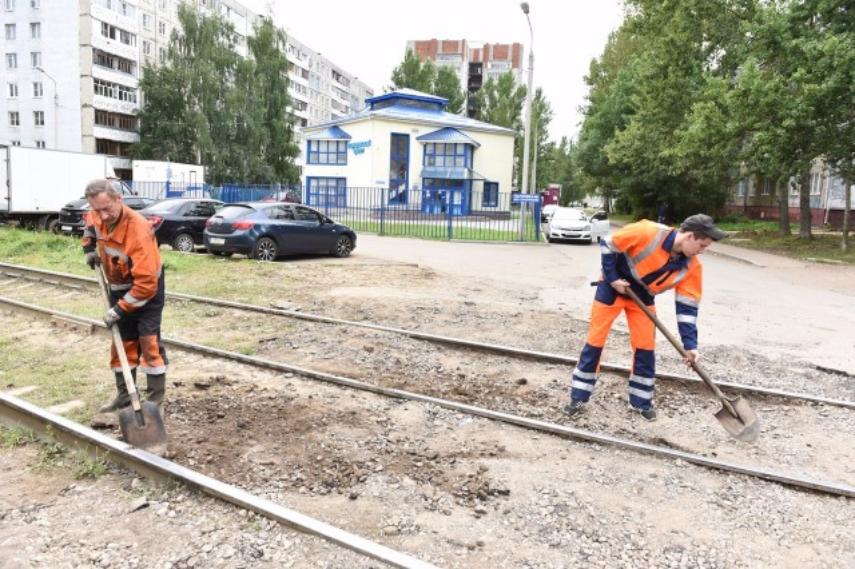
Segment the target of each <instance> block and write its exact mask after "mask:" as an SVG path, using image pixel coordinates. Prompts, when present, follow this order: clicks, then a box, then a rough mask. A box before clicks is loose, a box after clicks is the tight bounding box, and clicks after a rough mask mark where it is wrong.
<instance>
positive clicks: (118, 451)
mask: <svg viewBox="0 0 855 569" xmlns="http://www.w3.org/2000/svg"><path fill="white" fill-rule="evenodd" d="M0 424H6V425H9V426H20V427H25V428H27V429H30V430H32V431H34V432H36V433H38V434H39V435H40V436H42V437H47V438H52V439H55V440H58V441H60V442H62V443H63V444H65V445H68V446H71V447H74V448H84V449H86V451H87V452H89V453H90V454H91V455H94V456H98V457H100V458H102V459H107V460H110V461H112V462H115V463H117V464H121V465H123V466H125V467H127V468H129V469H131V470H133V471H135V472H137V473H139V474H140V475H142V476H145V477H147V478H152V479H155V480H167V481H173V482H179V483H181V484H183V485H186V486H188V487H192V488H195V489H197V490H199V491H201V492H203V493H205V494H207V495H209V496H212V497H214V498H217V499H219V500H222V501H224V502H228V503H230V504H233V505H235V506H237V507H239V508H242V509H245V510H250V511H253V512H255V513H257V514H259V515H262V516H264V517H266V518H268V519H271V520H273V521H276V522H278V523H280V524H283V525H285V526H288V527H290V528H293V529H295V530H298V531H301V532H304V533H308V534H311V535H315V536H317V537H320V538H322V539H325V540H327V541H329V542H331V543H334V544H335V545H338V546H340V547H345V548H347V549H351V550H353V551H355V552H357V553H360V554H362V555H365V556H367V557H371V558H373V559H377V560H378V561H382V562H384V563H386V564H388V565H390V566H392V567H400V568H404V569H436V567H435V566H434V565H432V564H430V563H426V562H424V561H421V560H419V559H416V558H415V557H412V556H410V555H407V554H405V553H402V552H400V551H396V550H394V549H391V548H388V547H386V546H384V545H380V544H378V543H374V542H372V541H370V540H367V539H365V538H362V537H360V536H358V535H355V534H353V533H350V532H347V531H344V530H341V529H339V528H336V527H334V526H331V525H329V524H327V523H324V522H321V521H319V520H316V519H314V518H311V517H309V516H306V515H304V514H301V513H300V512H297V511H295V510H292V509H289V508H286V507H284V506H282V505H280V504H276V503H275V502H272V501H271V500H267V499H265V498H262V497H259V496H256V495H253V494H251V493H249V492H246V491H245V490H242V489H240V488H238V487H236V486H233V485H231V484H227V483H225V482H222V481H220V480H217V479H215V478H211V477H210V476H206V475H204V474H202V473H200V472H198V471H195V470H192V469H189V468H186V467H184V466H181V465H180V464H177V463H175V462H172V461H169V460H166V459H164V458H161V457H160V456H157V455H155V454H152V453H149V452H147V451H145V450H142V449H138V448H136V447H133V446H131V445H129V444H127V443H124V442H121V441H117V440H116V439H113V438H112V437H109V436H106V435H104V434H102V433H99V432H97V431H94V430H92V429H89V428H87V427H84V426H82V425H80V424H78V423H75V422H74V421H70V420H68V419H66V418H65V417H61V416H59V415H55V414H53V413H50V412H48V411H45V410H44V409H41V408H40V407H37V406H35V405H33V404H31V403H28V402H26V401H24V400H22V399H19V398H17V397H14V396H11V395H6V394H3V393H0Z"/></svg>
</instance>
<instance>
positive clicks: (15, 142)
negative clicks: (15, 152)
mask: <svg viewBox="0 0 855 569" xmlns="http://www.w3.org/2000/svg"><path fill="white" fill-rule="evenodd" d="M11 142H12V146H21V141H20V140H13V141H11Z"/></svg>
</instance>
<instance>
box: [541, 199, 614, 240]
mask: <svg viewBox="0 0 855 569" xmlns="http://www.w3.org/2000/svg"><path fill="white" fill-rule="evenodd" d="M608 233H609V220H608V216H607V215H606V214H605V212H598V213H596V214H594V215H593V216H591V217H590V218H589V217H588V216H586V215H585V212H583V211H582V210H580V209H573V208H569V207H560V208H558V209H556V210H555V213H553V214H552V217H551V218H550V220H549V224H548V225H547V227H546V240H547V241H549V242H550V243H552V242H553V241H558V240H567V241H585V242H587V243H590V242H592V241H593V240H595V239H596V240H597V241H598V242H599V241H600V239H601V238H603V237H605V236H606V235H608Z"/></svg>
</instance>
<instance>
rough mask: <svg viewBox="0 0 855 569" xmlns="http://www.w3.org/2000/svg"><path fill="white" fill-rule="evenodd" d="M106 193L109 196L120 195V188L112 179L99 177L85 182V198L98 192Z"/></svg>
mask: <svg viewBox="0 0 855 569" xmlns="http://www.w3.org/2000/svg"><path fill="white" fill-rule="evenodd" d="M103 193H106V194H107V195H109V196H111V197H114V198H116V197H122V188H121V186H120V185H119V184H118V183H117V182H114V181H113V180H107V179H104V178H100V179H98V180H92V181H91V182H89V183H88V184H86V191H85V192H84V194H83V195H84V196H85V197H86V199H89V198H94V197H95V196H97V195H98V194H103Z"/></svg>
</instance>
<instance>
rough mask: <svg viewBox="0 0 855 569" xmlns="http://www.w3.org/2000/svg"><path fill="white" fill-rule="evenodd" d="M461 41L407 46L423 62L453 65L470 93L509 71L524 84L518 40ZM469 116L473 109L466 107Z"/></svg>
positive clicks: (412, 42) (518, 82) (472, 93)
mask: <svg viewBox="0 0 855 569" xmlns="http://www.w3.org/2000/svg"><path fill="white" fill-rule="evenodd" d="M473 43H474V42H469V41H467V40H465V39H462V40H437V39H429V40H409V41H407V49H408V50H411V51H412V52H413V53H415V54H416V55H417V56H419V59H421V60H422V61H428V60H430V61H433V62H434V63H435V64H437V65H445V66H450V67H452V68H453V69H454V70H455V72H456V73H457V76H458V78H459V79H460V86H461V87H462V88H463V89H465V90H466V92H467V93H468V95H469V97H468V98H469V100H470V101H471V96H472V95H474V94H475V93H477V92H478V91H479V90H480V89H481V86H482V85H483V84H484V83H486V82H487V81H489V80H490V79H493V80H494V81H495V80H498V78H499V76H500V75H502V74H504V73H507V72H509V71H510V72H511V73H512V74H513V76H514V80H515V81H516V83H517V84H518V85H523V84H524V81H523V45H522V44H520V43H512V44H507V43H483V44H481V45H479V46H477V47H475V46H473ZM467 112H468V114H469V116H470V117H471V116H473V114H474V113H475V109H474V107H472V106H467Z"/></svg>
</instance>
